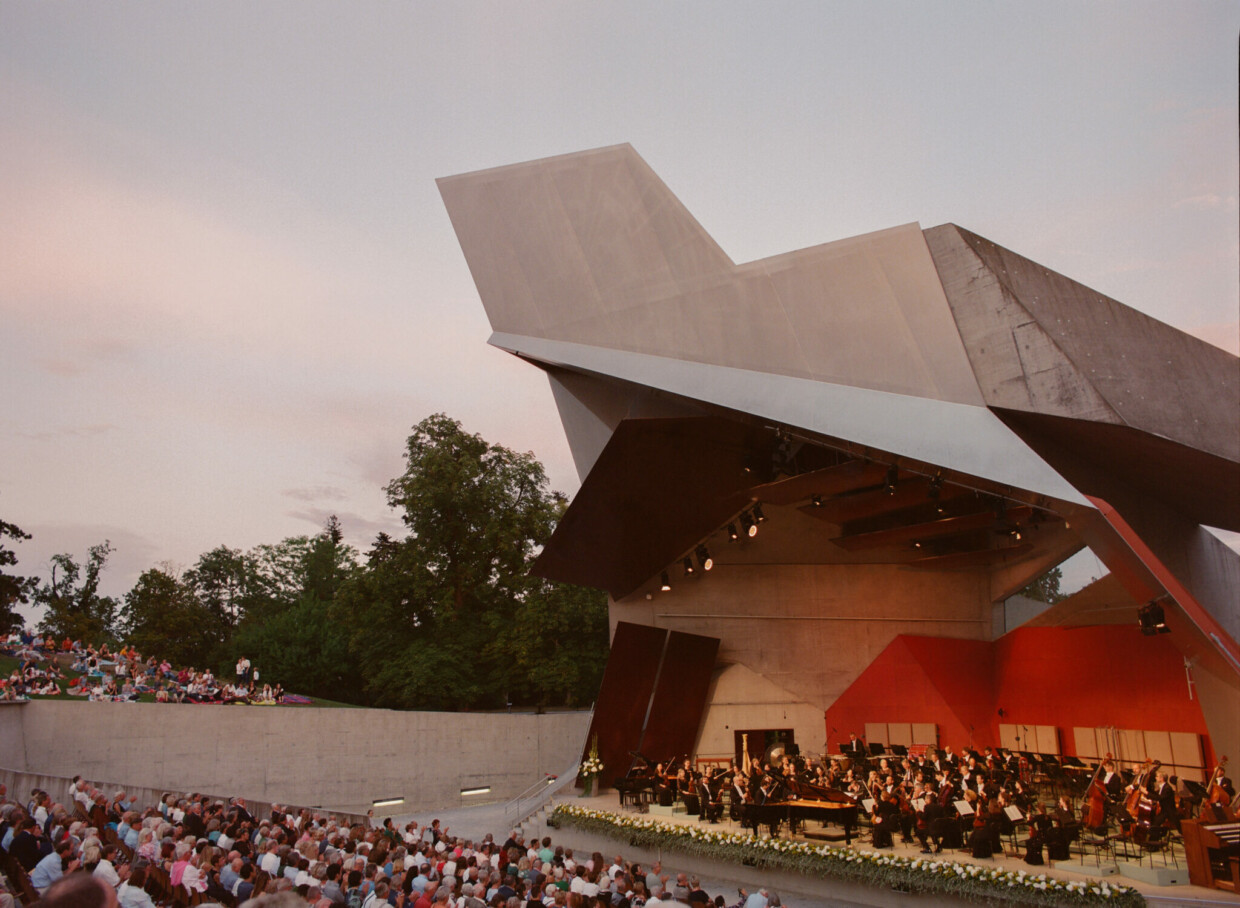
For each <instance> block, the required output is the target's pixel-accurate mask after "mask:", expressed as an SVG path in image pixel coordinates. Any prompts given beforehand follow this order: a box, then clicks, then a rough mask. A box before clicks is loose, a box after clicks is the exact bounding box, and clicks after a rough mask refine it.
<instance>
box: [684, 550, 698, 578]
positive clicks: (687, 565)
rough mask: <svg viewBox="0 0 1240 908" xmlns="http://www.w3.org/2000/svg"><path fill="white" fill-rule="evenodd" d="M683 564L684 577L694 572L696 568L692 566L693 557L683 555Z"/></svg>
mask: <svg viewBox="0 0 1240 908" xmlns="http://www.w3.org/2000/svg"><path fill="white" fill-rule="evenodd" d="M684 565H685V576H686V577H688V576H689V575H690V574H692V573H694V572H695V571H696V570H697V568H695V567H694V566H693V559H692V558H690V557H689V556H688V555H686V556H685V560H684Z"/></svg>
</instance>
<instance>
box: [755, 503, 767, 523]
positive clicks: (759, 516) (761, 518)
mask: <svg viewBox="0 0 1240 908" xmlns="http://www.w3.org/2000/svg"><path fill="white" fill-rule="evenodd" d="M753 516H754V519H755V520H757V521H758V523H766V515H765V514H763V513H762V502H760V501H759V502H757V503H755V504H754V506H753Z"/></svg>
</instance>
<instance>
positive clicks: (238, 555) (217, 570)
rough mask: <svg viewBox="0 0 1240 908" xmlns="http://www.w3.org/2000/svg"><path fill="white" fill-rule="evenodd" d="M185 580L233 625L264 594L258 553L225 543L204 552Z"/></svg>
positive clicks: (210, 608) (219, 617)
mask: <svg viewBox="0 0 1240 908" xmlns="http://www.w3.org/2000/svg"><path fill="white" fill-rule="evenodd" d="M182 580H183V581H184V582H185V583H186V584H187V585H189V587H190V588H191V589H192V590H193V591H194V595H195V596H197V597H198V600H199V601H200V602H201V603H202V604H203V606H204V607H205V608H206V609H207V610H208V611H210V612H211V613H212V614H213V615H214V616H215V619H216V620H217V621H219V622H221V623H222V624H225V625H227V626H228V627H230V628H231V627H234V626H235V625H236V624H237V622H238V621H240V620H241V617H242V616H243V615H244V614H245V613H246V611H247V610H248V609H250V608H251V607H252V605H253V603H254V602H255V600H256V599H257V598H258V597H260V596H261V595H262V594H263V591H262V589H261V583H260V580H259V576H258V569H257V565H256V559H255V557H254V556H253V555H251V554H249V553H246V552H242V551H241V550H240V549H230V548H228V547H227V546H223V545H221V546H217V547H216V548H214V549H212V550H211V551H209V552H204V553H203V554H202V555H200V556H199V557H198V561H197V563H195V565H194V566H193V567H192V568H190V569H189V570H188V571H186V572H185V575H184V576H183V577H182Z"/></svg>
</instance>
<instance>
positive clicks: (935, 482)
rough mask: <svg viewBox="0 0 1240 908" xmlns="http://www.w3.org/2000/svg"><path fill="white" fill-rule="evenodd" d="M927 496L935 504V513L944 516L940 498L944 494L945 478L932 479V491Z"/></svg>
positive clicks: (936, 477) (935, 477)
mask: <svg viewBox="0 0 1240 908" xmlns="http://www.w3.org/2000/svg"><path fill="white" fill-rule="evenodd" d="M927 494H928V495H929V496H930V500H931V501H933V502H934V513H936V514H942V513H943V503H942V502H941V501H940V500H939V498H940V496H941V495H942V494H943V477H942V476H934V477H931V479H930V491H929V492H928V493H927Z"/></svg>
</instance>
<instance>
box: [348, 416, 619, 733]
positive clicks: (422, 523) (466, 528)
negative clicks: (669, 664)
mask: <svg viewBox="0 0 1240 908" xmlns="http://www.w3.org/2000/svg"><path fill="white" fill-rule="evenodd" d="M386 491H387V496H388V503H389V504H390V505H391V506H392V507H393V508H397V509H399V510H400V511H401V512H402V518H403V520H404V523H405V526H406V527H407V528H408V529H409V531H410V533H409V535H408V536H407V537H406V538H405V539H404V540H402V541H399V542H397V541H393V540H391V539H390V538H388V537H386V536H380V537H379V538H378V539H377V540H376V542H375V545H374V548H373V549H372V550H371V552H370V553H369V555H368V558H367V564H366V566H365V567H364V568H363V569H362V570H360V571H359V572H358V573H357V574H356V575H355V576H354V577H353V578H352V579H351V580H350V581H349V582H347V583H346V584H345V585H344V586H343V587H342V588H341V591H340V601H341V604H342V607H344V608H346V609H347V610H349V612H350V613H351V614H353V615H354V621H353V633H352V640H351V644H350V650H351V652H352V653H353V654H354V656H355V657H356V659H357V660H358V663H359V667H360V669H361V672H362V674H363V676H364V677H365V680H366V691H367V694H368V697H369V699H371V701H372V702H374V703H375V704H377V705H382V706H397V707H418V708H439V709H460V708H476V707H495V706H502V705H504V704H505V703H506V702H526V703H532V702H541V701H542V700H544V699H547V700H549V699H550V698H554V699H557V700H559V699H566V700H567V699H573V697H576V698H578V699H580V698H581V696H582V694H581V692H580V685H581V684H582V683H583V681H582V679H581V678H580V676H578V675H577V674H576V673H574V672H571V671H569V672H568V674H567V678H568V679H574V680H572V681H569V680H566V679H565V680H562V681H561V682H550V681H549V679H548V678H547V677H545V676H542V675H540V680H539V681H537V682H533V681H531V680H530V679H529V677H527V675H528V672H529V671H530V670H531V668H532V667H534V666H537V667H538V668H539V669H545V663H546V662H548V661H549V662H553V663H554V662H555V659H554V658H553V657H554V654H555V647H554V646H553V644H552V642H550V640H549V636H548V637H539V636H538V632H537V631H536V630H535V629H534V628H533V627H530V626H528V625H532V624H535V623H537V622H539V621H543V620H548V619H549V618H550V617H551V616H555V615H558V614H560V613H565V614H568V615H572V614H573V613H574V610H575V609H576V608H578V607H581V608H584V609H585V610H586V611H587V612H589V611H590V610H591V609H593V615H591V616H582V615H577V618H578V619H579V620H576V621H574V620H573V619H571V618H568V619H566V620H565V621H564V623H563V624H561V625H557V624H556V623H555V622H553V621H550V620H548V628H549V630H548V631H547V634H548V635H554V634H555V633H557V632H558V631H559V630H561V629H564V627H563V625H564V624H566V625H569V626H568V627H567V629H566V636H565V637H564V641H563V642H564V646H565V647H566V648H568V649H571V648H573V647H575V646H579V645H580V649H579V655H586V654H589V655H587V656H586V658H593V655H594V653H595V651H596V650H597V647H595V646H593V645H590V644H588V641H589V640H592V639H593V634H594V632H593V630H592V629H593V628H595V627H597V626H598V625H599V620H598V615H599V614H601V616H602V618H601V622H602V624H601V626H602V628H603V631H602V635H601V639H602V652H603V653H604V654H605V653H606V606H605V604H604V600H603V597H602V596H601V594H589V593H585V592H584V591H578V592H577V593H564V592H562V590H563V589H564V588H558V587H554V586H552V585H549V584H547V583H546V582H545V581H542V580H539V579H537V578H534V577H532V576H531V575H530V567H531V565H532V564H533V560H534V557H535V555H536V554H537V552H538V550H539V547H540V546H541V545H542V544H543V543H544V542H545V541H546V539H547V538H548V537H549V536H550V535H551V531H552V530H553V529H554V527H555V523H556V521H557V520H558V518H559V516H560V514H561V513H562V511H563V507H564V499H563V497H562V496H560V495H558V494H556V493H554V492H551V491H549V489H548V486H547V477H546V473H545V472H544V470H543V468H542V465H541V464H539V463H538V461H537V460H536V459H535V458H534V456H533V455H532V454H518V453H516V452H514V451H511V450H509V449H507V448H504V447H502V446H499V445H491V444H488V443H487V442H486V441H485V440H483V439H482V438H481V437H480V436H478V435H471V434H469V433H467V432H465V431H464V430H463V429H462V428H461V426H460V424H459V423H458V422H456V421H455V420H453V419H450V418H449V417H447V416H445V415H443V414H435V415H433V416H430V417H427V418H426V419H424V420H423V421H422V422H420V423H419V424H418V425H416V426H414V428H413V433H412V434H411V435H410V436H409V439H408V441H407V443H406V450H405V471H404V472H403V473H402V474H401V475H400V476H399V477H397V478H396V479H393V480H392V481H391V482H390V483H389V484H388V486H387V489H386ZM522 622H526V623H527V626H522ZM573 624H575V625H576V626H575V627H573V626H571V625H573ZM579 634H580V635H581V636H579ZM522 653H524V655H522ZM544 657H546V658H545V659H544ZM556 664H558V665H559V667H560V669H562V670H563V669H565V665H564V663H563V662H558V663H556ZM599 664H600V666H601V660H600V661H599ZM548 671H549V670H548ZM584 683H585V684H589V683H594V684H595V685H597V679H592V681H585V682H584ZM565 684H569V685H570V686H574V691H573V693H571V694H569V693H567V692H565V691H564V690H563V687H564V685H565ZM592 694H593V691H590V692H589V693H588V694H586V696H592Z"/></svg>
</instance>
